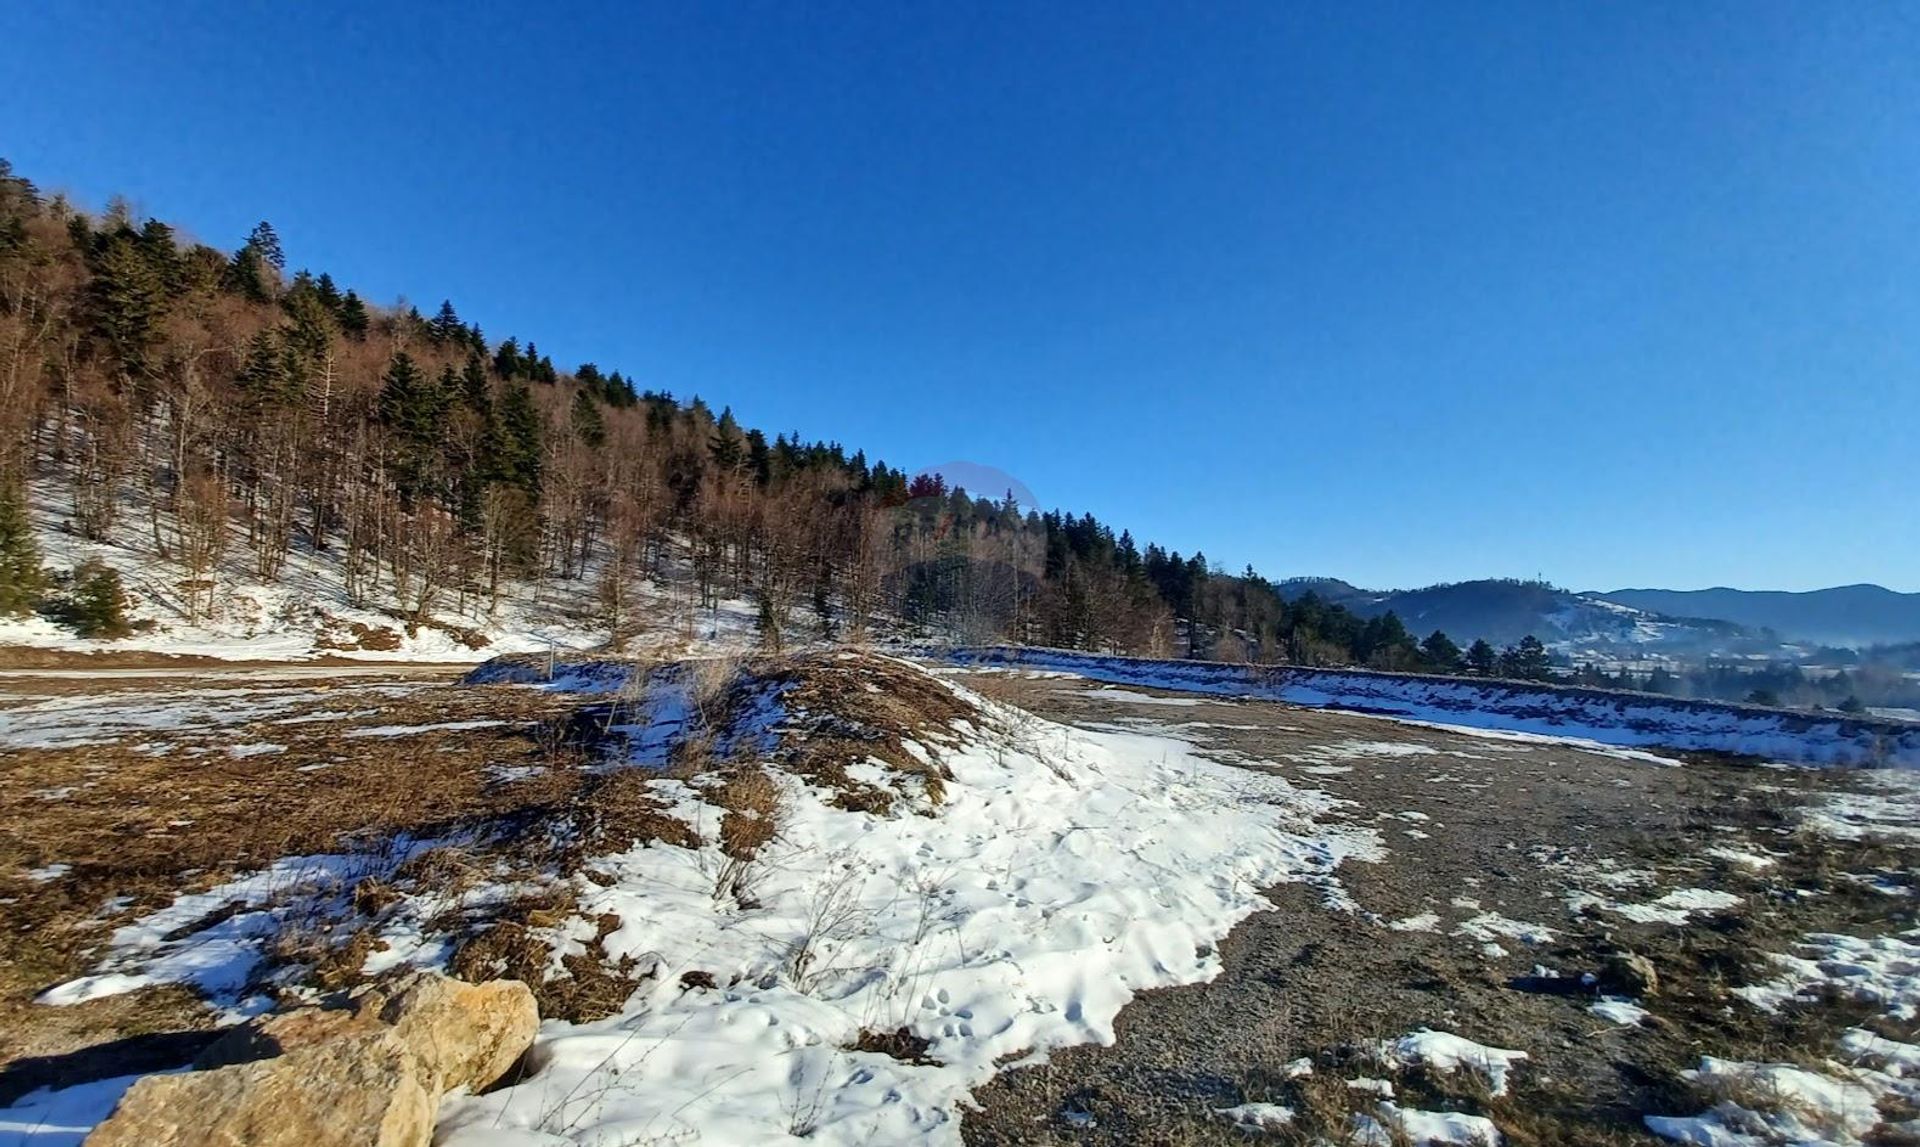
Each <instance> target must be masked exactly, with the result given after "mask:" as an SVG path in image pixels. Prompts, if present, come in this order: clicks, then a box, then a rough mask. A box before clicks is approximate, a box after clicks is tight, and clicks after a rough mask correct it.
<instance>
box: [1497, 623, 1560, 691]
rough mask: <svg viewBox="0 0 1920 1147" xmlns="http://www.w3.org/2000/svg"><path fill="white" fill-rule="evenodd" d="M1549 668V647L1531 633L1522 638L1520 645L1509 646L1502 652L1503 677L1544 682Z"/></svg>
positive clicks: (1501, 668) (1501, 669) (1501, 670)
mask: <svg viewBox="0 0 1920 1147" xmlns="http://www.w3.org/2000/svg"><path fill="white" fill-rule="evenodd" d="M1548 666H1549V661H1548V659H1547V647H1546V646H1545V645H1542V644H1541V643H1540V639H1539V638H1537V637H1535V636H1534V635H1533V634H1531V633H1529V634H1527V635H1526V636H1525V637H1523V638H1521V639H1520V643H1519V644H1518V645H1509V646H1508V647H1507V648H1505V649H1503V650H1501V651H1500V672H1501V674H1502V675H1503V676H1507V677H1517V678H1519V679H1520V680H1522V681H1544V680H1545V679H1546V678H1547V676H1548V672H1547V670H1548Z"/></svg>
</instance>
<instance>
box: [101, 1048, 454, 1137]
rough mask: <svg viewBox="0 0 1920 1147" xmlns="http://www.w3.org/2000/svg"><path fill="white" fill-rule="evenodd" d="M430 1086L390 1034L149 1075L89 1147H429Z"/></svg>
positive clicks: (434, 1098) (434, 1096)
mask: <svg viewBox="0 0 1920 1147" xmlns="http://www.w3.org/2000/svg"><path fill="white" fill-rule="evenodd" d="M436 1082H437V1081H436V1080H435V1079H434V1078H433V1077H431V1076H430V1075H429V1074H428V1072H427V1070H426V1068H425V1066H424V1065H423V1064H422V1063H421V1062H420V1059H419V1057H417V1056H415V1055H414V1054H413V1053H412V1051H410V1050H409V1049H408V1048H407V1046H406V1045H405V1044H404V1043H402V1042H401V1041H400V1040H399V1039H398V1038H396V1037H395V1036H394V1034H393V1033H392V1032H386V1031H378V1032H373V1033H371V1034H358V1035H350V1036H345V1037H343V1038H339V1039H335V1040H332V1041H330V1042H326V1043H320V1044H316V1045H314V1046H311V1047H302V1048H299V1049H297V1050H294V1051H290V1052H287V1053H286V1054H285V1055H281V1056H277V1057H275V1058H272V1059H262V1060H256V1061H254V1062H252V1063H240V1064H235V1065H233V1066H230V1067H221V1068H215V1069H214V1070H211V1071H192V1072H186V1073H184V1074H180V1075H150V1076H148V1077H146V1078H145V1079H142V1080H141V1081H140V1082H138V1083H136V1084H134V1085H133V1087H132V1088H131V1089H129V1090H128V1092H127V1093H126V1095H125V1096H124V1097H122V1098H121V1100H120V1104H119V1106H118V1107H115V1108H114V1110H113V1114H112V1115H111V1116H109V1117H108V1118H107V1121H106V1122H104V1123H102V1124H100V1126H98V1127H96V1128H94V1131H93V1134H91V1135H89V1136H87V1140H86V1147H427V1145H428V1144H429V1143H431V1142H432V1140H433V1121H434V1113H435V1110H436V1108H437V1106H438V1098H439V1096H438V1092H437V1089H436V1086H435V1084H436Z"/></svg>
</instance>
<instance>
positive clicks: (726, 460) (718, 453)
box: [707, 406, 746, 474]
mask: <svg viewBox="0 0 1920 1147" xmlns="http://www.w3.org/2000/svg"><path fill="white" fill-rule="evenodd" d="M707 453H708V454H709V455H710V456H711V457H712V458H713V464H714V466H715V467H717V468H718V469H719V470H721V471H722V472H724V473H728V474H731V473H732V472H733V471H735V470H738V469H739V468H740V463H741V462H742V461H743V460H744V459H745V457H746V439H745V437H744V436H743V435H742V434H741V433H740V422H739V420H738V419H736V418H734V416H733V408H732V407H730V406H729V407H726V408H724V409H722V410H721V411H720V421H719V422H716V423H715V424H714V427H713V437H712V438H711V439H710V440H709V441H708V443H707Z"/></svg>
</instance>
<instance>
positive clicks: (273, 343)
mask: <svg viewBox="0 0 1920 1147" xmlns="http://www.w3.org/2000/svg"><path fill="white" fill-rule="evenodd" d="M235 381H236V382H238V383H239V384H240V390H241V393H243V394H245V395H246V396H247V405H248V406H249V407H250V408H251V409H252V410H254V411H255V412H259V411H262V410H265V409H266V408H269V407H274V406H279V405H281V404H283V403H285V402H287V401H289V400H291V399H292V398H293V397H294V392H295V390H294V386H293V378H292V372H291V371H289V370H288V368H287V355H286V352H285V351H284V350H283V349H282V347H281V345H280V340H279V339H277V338H275V337H274V333H273V332H272V331H261V332H260V333H259V334H256V335H254V336H253V339H252V341H250V342H249V343H248V344H247V357H246V359H245V361H243V362H242V363H241V365H240V374H239V376H238V377H237V378H236V379H235Z"/></svg>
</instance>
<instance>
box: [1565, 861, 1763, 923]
mask: <svg viewBox="0 0 1920 1147" xmlns="http://www.w3.org/2000/svg"><path fill="white" fill-rule="evenodd" d="M1618 875H1619V877H1620V878H1621V879H1622V880H1625V879H1626V878H1627V877H1628V876H1632V875H1637V874H1632V873H1620V874H1618ZM1743 903H1745V901H1744V900H1743V899H1742V898H1741V897H1739V896H1736V895H1734V894H1733V893H1731V892H1720V891H1717V890H1715V889H1711V888H1678V889H1675V890H1674V891H1672V892H1669V893H1667V894H1666V895H1664V896H1661V897H1660V898H1659V899H1657V900H1651V901H1648V902H1647V903H1645V904H1621V903H1619V902H1617V901H1614V900H1609V899H1607V898H1606V897H1604V896H1599V895H1595V894H1594V893H1591V892H1575V893H1573V894H1572V895H1570V896H1568V897H1567V910H1568V911H1570V912H1576V913H1577V912H1583V911H1585V910H1587V909H1589V908H1598V909H1601V910H1603V911H1607V912H1611V913H1613V914H1614V915H1616V916H1621V917H1624V918H1626V919H1628V920H1631V921H1633V922H1634V923H1636V924H1685V923H1686V922H1687V921H1688V920H1690V919H1692V918H1693V914H1694V913H1696V912H1707V913H1711V912H1724V911H1726V910H1727V909H1729V908H1737V907H1739V906H1740V905H1741V904H1743Z"/></svg>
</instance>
